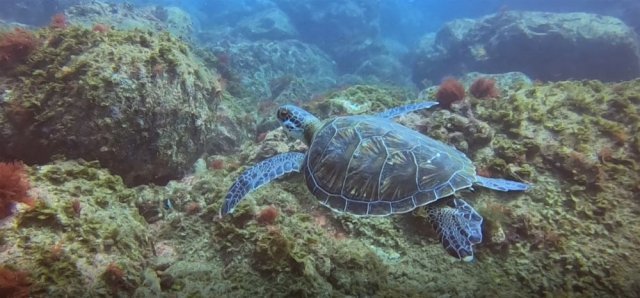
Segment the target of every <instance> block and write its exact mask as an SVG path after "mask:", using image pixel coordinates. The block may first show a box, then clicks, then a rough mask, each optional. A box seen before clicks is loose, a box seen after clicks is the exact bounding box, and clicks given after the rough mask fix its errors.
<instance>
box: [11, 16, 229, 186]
mask: <svg viewBox="0 0 640 298" xmlns="http://www.w3.org/2000/svg"><path fill="white" fill-rule="evenodd" d="M35 35H36V36H37V37H38V39H39V40H41V41H42V45H40V46H39V47H38V48H37V49H36V50H35V51H34V52H33V53H32V54H31V55H30V56H29V59H28V60H27V61H26V62H25V63H23V64H20V65H17V66H15V68H13V69H11V70H8V71H4V72H3V73H2V74H1V75H0V127H2V129H1V130H0V139H1V140H2V142H0V159H9V160H11V159H19V160H24V161H25V162H27V163H46V162H48V161H50V160H51V159H53V158H55V157H56V156H58V157H60V156H62V157H64V158H70V159H76V158H82V159H85V160H98V161H100V163H101V165H102V166H103V167H106V168H108V169H110V170H111V171H112V172H114V173H116V174H118V175H121V176H122V177H123V179H124V181H125V182H126V183H127V184H140V183H148V182H154V183H165V182H166V181H167V180H169V179H173V178H176V177H179V176H180V175H182V174H183V173H184V171H186V170H188V169H189V168H190V167H191V165H193V162H194V161H195V160H196V159H197V158H199V157H200V155H202V153H203V152H204V151H206V150H207V149H208V148H210V147H212V144H213V143H214V142H215V141H217V139H215V136H216V135H219V133H218V131H219V130H224V128H220V127H219V126H218V125H216V121H217V120H218V117H217V116H216V111H217V107H218V105H219V102H220V98H221V96H220V94H221V92H222V86H221V85H220V80H219V78H218V76H217V74H216V73H213V72H211V71H209V70H207V68H206V67H204V65H203V64H202V62H200V61H199V60H198V59H197V58H196V57H195V56H194V55H193V54H192V53H191V50H190V49H189V48H188V46H186V45H185V44H184V43H182V42H181V41H179V40H177V39H176V38H173V37H171V36H170V35H169V34H168V33H164V34H154V33H151V32H142V31H137V30H136V31H116V30H111V31H108V32H94V31H91V30H88V29H83V28H79V27H69V28H67V29H58V30H52V29H43V30H40V31H37V32H36V33H35Z"/></svg>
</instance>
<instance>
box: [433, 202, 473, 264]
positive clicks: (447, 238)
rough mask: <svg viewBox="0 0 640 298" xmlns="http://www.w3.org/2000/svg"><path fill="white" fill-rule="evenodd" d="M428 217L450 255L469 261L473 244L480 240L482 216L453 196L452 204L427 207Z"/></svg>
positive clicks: (471, 256) (471, 257) (471, 258)
mask: <svg viewBox="0 0 640 298" xmlns="http://www.w3.org/2000/svg"><path fill="white" fill-rule="evenodd" d="M428 208H429V209H428V219H429V222H430V223H431V225H432V226H433V228H434V229H435V230H436V232H437V233H438V235H439V236H440V242H442V246H444V249H445V250H446V251H447V253H449V254H450V255H452V256H454V257H456V258H458V259H461V260H463V261H466V262H469V261H472V260H473V245H474V244H478V243H480V242H482V216H480V214H478V212H476V211H475V210H474V209H473V208H472V207H471V206H470V205H469V204H467V202H465V201H463V200H461V199H458V198H454V199H453V206H448V205H442V206H433V207H428Z"/></svg>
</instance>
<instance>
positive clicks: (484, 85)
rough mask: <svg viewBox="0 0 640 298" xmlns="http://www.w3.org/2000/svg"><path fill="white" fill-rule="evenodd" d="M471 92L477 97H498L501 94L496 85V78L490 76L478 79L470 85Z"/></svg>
mask: <svg viewBox="0 0 640 298" xmlns="http://www.w3.org/2000/svg"><path fill="white" fill-rule="evenodd" d="M469 93H471V95H473V97H475V98H481V99H488V98H497V97H499V96H500V90H498V88H497V87H496V80H494V79H489V78H478V79H476V80H475V81H474V82H473V84H471V87H469Z"/></svg>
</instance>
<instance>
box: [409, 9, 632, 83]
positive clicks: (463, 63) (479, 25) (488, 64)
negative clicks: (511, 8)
mask: <svg viewBox="0 0 640 298" xmlns="http://www.w3.org/2000/svg"><path fill="white" fill-rule="evenodd" d="M416 57H417V58H416V60H415V62H414V65H413V80H414V82H416V83H420V82H422V81H423V80H425V79H426V80H430V81H432V82H438V81H439V80H440V79H441V78H442V77H443V76H446V75H456V74H460V73H464V72H468V71H479V72H488V73H501V72H509V71H521V72H524V73H525V74H527V75H528V76H530V77H531V78H533V79H538V80H553V81H556V80H564V79H598V80H603V81H618V80H625V79H632V78H635V77H637V76H638V75H640V52H639V43H638V39H637V36H636V34H635V33H634V31H633V29H631V28H630V27H628V26H627V25H625V24H624V23H623V22H622V21H620V20H619V19H616V18H613V17H607V16H600V15H595V14H587V13H543V12H505V13H500V14H494V15H489V16H486V17H483V18H480V19H475V20H472V19H459V20H455V21H452V22H449V23H448V24H447V25H446V26H445V27H444V28H442V29H441V30H440V31H439V32H438V33H437V34H436V35H435V36H433V35H427V36H425V39H424V40H423V42H422V44H421V46H420V48H419V49H418V51H417V56H416Z"/></svg>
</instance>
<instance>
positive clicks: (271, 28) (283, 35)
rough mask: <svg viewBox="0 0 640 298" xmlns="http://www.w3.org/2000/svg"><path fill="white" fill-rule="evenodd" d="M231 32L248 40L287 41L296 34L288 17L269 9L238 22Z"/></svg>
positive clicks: (274, 9) (279, 11) (278, 11)
mask: <svg viewBox="0 0 640 298" xmlns="http://www.w3.org/2000/svg"><path fill="white" fill-rule="evenodd" d="M233 31H234V34H235V33H240V34H241V35H242V36H244V37H246V38H248V39H250V40H259V39H269V40H279V39H288V38H294V37H295V36H296V35H297V34H298V32H297V31H296V28H294V27H293V25H292V24H291V22H290V21H289V17H288V16H287V15H286V14H284V12H282V11H281V10H279V9H277V8H270V9H267V10H264V11H261V12H259V13H257V14H255V15H252V16H249V17H246V18H244V19H242V20H240V21H239V22H238V24H237V26H236V27H234V30H233Z"/></svg>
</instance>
